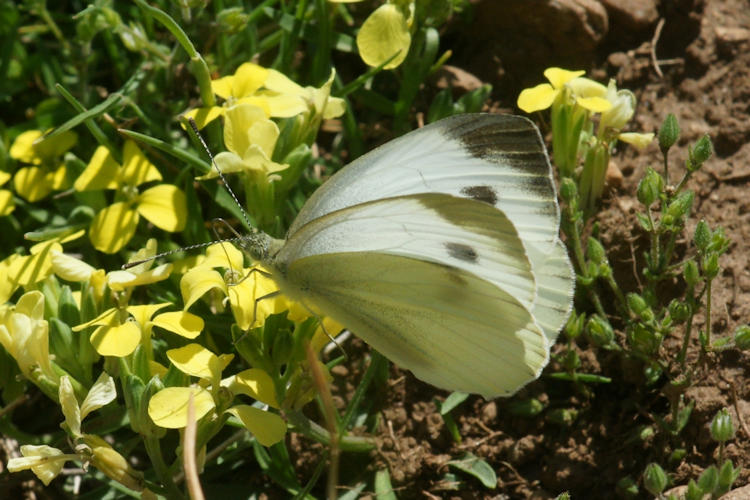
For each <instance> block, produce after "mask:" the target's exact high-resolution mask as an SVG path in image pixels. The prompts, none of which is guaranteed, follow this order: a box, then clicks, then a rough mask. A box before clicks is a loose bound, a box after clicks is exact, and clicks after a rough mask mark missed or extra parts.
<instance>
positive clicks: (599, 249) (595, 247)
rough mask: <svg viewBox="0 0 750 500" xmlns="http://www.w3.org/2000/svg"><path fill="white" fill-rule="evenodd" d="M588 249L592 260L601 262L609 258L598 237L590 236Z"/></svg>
mask: <svg viewBox="0 0 750 500" xmlns="http://www.w3.org/2000/svg"><path fill="white" fill-rule="evenodd" d="M587 250H588V251H587V256H588V258H589V259H590V260H591V261H592V262H595V263H597V264H601V263H602V262H604V261H605V260H606V259H607V254H606V253H605V252H604V247H603V246H602V244H601V243H599V240H597V239H596V238H592V237H589V240H588V249H587Z"/></svg>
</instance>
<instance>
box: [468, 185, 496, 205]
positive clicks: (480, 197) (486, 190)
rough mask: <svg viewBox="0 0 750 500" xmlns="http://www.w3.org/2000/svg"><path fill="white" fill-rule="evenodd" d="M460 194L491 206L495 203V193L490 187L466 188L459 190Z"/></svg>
mask: <svg viewBox="0 0 750 500" xmlns="http://www.w3.org/2000/svg"><path fill="white" fill-rule="evenodd" d="M461 194H462V195H464V196H466V197H467V198H471V199H472V200H477V201H483V202H485V203H489V204H490V205H493V206H494V205H495V204H496V203H497V192H496V191H495V190H494V189H493V188H492V187H490V186H467V187H465V188H462V189H461Z"/></svg>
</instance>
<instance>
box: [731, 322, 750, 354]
mask: <svg viewBox="0 0 750 500" xmlns="http://www.w3.org/2000/svg"><path fill="white" fill-rule="evenodd" d="M734 345H736V346H737V349H742V350H745V349H750V326H748V325H740V326H738V327H737V329H736V330H735V331H734Z"/></svg>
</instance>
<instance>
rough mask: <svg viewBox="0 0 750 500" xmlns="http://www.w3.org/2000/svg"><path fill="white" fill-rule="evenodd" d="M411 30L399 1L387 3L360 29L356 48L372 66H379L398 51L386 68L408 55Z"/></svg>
mask: <svg viewBox="0 0 750 500" xmlns="http://www.w3.org/2000/svg"><path fill="white" fill-rule="evenodd" d="M410 45H411V34H410V33H409V27H408V26H407V23H406V18H405V17H404V15H403V14H402V13H401V9H399V8H398V7H397V6H396V5H393V4H390V3H388V4H385V5H381V6H380V7H378V8H377V9H375V10H374V11H373V12H372V14H370V17H368V18H367V19H366V20H365V22H364V23H363V24H362V27H361V28H360V30H359V33H357V48H358V49H359V55H360V57H361V58H362V60H363V61H364V62H365V63H366V64H367V65H369V66H379V65H381V64H382V63H383V62H385V61H386V60H388V58H390V57H391V56H393V55H394V54H397V55H396V57H394V58H393V59H392V60H391V61H390V62H389V63H388V64H386V65H385V66H384V69H392V68H395V67H397V66H398V65H400V64H401V63H402V62H404V59H406V55H407V54H408V53H409V46H410Z"/></svg>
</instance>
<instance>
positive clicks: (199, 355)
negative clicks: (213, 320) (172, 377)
mask: <svg viewBox="0 0 750 500" xmlns="http://www.w3.org/2000/svg"><path fill="white" fill-rule="evenodd" d="M167 357H168V358H169V360H170V361H171V362H172V364H173V365H174V366H175V367H177V369H179V370H180V371H181V372H183V373H187V374H188V375H192V376H193V377H199V378H205V379H208V380H214V379H215V378H217V377H218V376H219V375H221V364H220V362H219V358H218V357H217V356H216V354H214V353H212V352H211V351H209V350H208V349H206V348H205V347H203V346H202V345H200V344H188V345H186V346H185V347H180V348H179V349H170V350H168V351H167Z"/></svg>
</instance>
